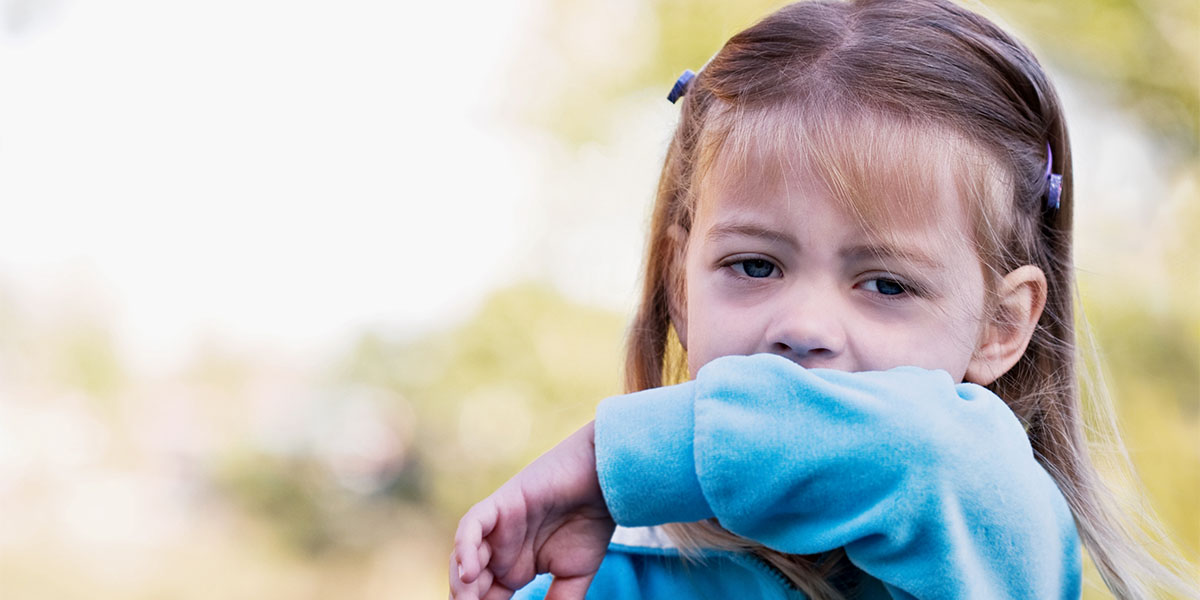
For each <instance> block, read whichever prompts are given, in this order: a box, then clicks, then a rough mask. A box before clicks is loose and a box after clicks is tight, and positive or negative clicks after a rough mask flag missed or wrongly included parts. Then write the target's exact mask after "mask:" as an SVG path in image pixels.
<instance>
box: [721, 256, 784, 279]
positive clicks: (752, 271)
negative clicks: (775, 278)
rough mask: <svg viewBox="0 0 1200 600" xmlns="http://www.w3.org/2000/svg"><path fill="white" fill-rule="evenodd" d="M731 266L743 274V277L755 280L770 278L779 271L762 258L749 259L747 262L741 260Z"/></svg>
mask: <svg viewBox="0 0 1200 600" xmlns="http://www.w3.org/2000/svg"><path fill="white" fill-rule="evenodd" d="M730 266H732V267H733V270H735V271H737V272H739V273H741V274H742V275H745V276H746V277H752V278H754V279H762V278H764V277H770V276H771V275H774V274H775V271H776V270H777V268H776V267H775V265H774V264H773V263H772V262H771V261H769V260H766V259H762V258H748V259H746V260H739V261H737V262H735V263H733V264H732V265H730Z"/></svg>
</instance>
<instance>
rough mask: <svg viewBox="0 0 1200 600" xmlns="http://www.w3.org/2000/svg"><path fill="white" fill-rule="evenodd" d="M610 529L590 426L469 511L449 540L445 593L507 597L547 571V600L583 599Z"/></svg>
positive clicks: (462, 598) (461, 597) (471, 598)
mask: <svg viewBox="0 0 1200 600" xmlns="http://www.w3.org/2000/svg"><path fill="white" fill-rule="evenodd" d="M615 527H616V524H615V523H614V522H613V519H612V516H611V515H610V514H609V512H608V507H607V506H606V505H605V503H604V496H603V495H602V494H601V492H600V481H599V479H597V477H596V446H595V442H594V423H588V424H587V425H586V426H584V427H583V428H582V429H580V430H579V431H576V432H575V433H573V434H571V436H570V437H568V438H567V439H566V440H563V441H562V442H561V443H560V444H559V445H557V446H555V447H554V448H553V449H551V450H550V451H549V452H547V453H545V454H543V455H542V456H541V457H540V458H538V459H537V460H535V461H533V463H531V464H530V465H529V466H527V467H525V468H524V469H523V470H522V471H521V472H520V473H517V475H516V476H514V477H513V478H512V479H510V480H508V482H507V483H505V484H504V485H503V486H501V487H500V489H499V490H496V492H495V493H493V494H492V495H491V496H488V497H487V498H485V499H484V500H483V501H482V502H480V503H478V504H476V505H475V506H473V507H471V510H469V511H467V514H466V515H465V516H463V518H462V520H461V521H459V523H458V532H457V533H456V534H455V536H454V553H453V554H452V555H451V557H450V595H451V597H452V598H454V599H456V600H476V599H485V600H495V599H507V598H509V597H511V596H512V594H513V592H514V591H515V590H517V589H519V588H521V587H522V586H524V585H525V584H527V583H529V582H530V581H532V580H533V578H534V576H535V575H537V574H538V573H550V574H552V575H553V576H554V581H553V583H552V584H551V586H550V591H549V592H548V593H547V594H546V598H548V599H559V598H579V599H582V598H583V597H584V594H585V593H586V592H587V588H588V585H589V584H590V583H591V582H592V578H593V577H595V576H596V571H597V569H599V568H600V562H601V561H602V560H603V559H604V553H605V551H606V550H607V548H608V542H609V540H610V539H611V538H612V534H613V530H614V528H615Z"/></svg>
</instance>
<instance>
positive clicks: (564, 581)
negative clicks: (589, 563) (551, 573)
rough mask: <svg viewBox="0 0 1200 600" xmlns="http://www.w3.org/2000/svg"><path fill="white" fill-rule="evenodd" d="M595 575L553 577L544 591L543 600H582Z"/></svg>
mask: <svg viewBox="0 0 1200 600" xmlns="http://www.w3.org/2000/svg"><path fill="white" fill-rule="evenodd" d="M595 577H596V574H595V573H589V574H587V575H580V576H578V577H555V578H554V579H553V580H552V581H551V582H550V589H549V590H546V598H545V600H584V596H586V595H587V591H588V586H590V585H592V579H594V578H595Z"/></svg>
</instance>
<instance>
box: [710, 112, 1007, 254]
mask: <svg viewBox="0 0 1200 600" xmlns="http://www.w3.org/2000/svg"><path fill="white" fill-rule="evenodd" d="M740 116H741V118H738V119H734V120H732V121H730V122H729V123H727V124H725V126H724V127H719V128H715V130H714V131H712V132H709V136H708V139H706V140H705V142H706V143H705V144H703V145H702V148H703V151H702V155H701V157H700V159H701V160H700V164H699V167H700V169H699V170H698V182H697V183H698V184H699V185H698V190H697V191H698V192H699V193H698V194H697V196H698V198H697V201H698V202H699V204H700V205H699V206H697V207H696V209H697V213H702V212H704V211H705V204H706V203H711V202H717V201H719V202H721V203H722V204H723V205H726V206H731V205H742V206H744V207H746V208H750V207H752V206H755V205H761V204H762V203H763V202H766V201H771V200H773V199H779V198H786V199H788V201H803V199H804V198H805V197H811V196H812V195H814V194H820V195H822V196H823V197H827V198H830V199H832V200H833V201H834V202H835V203H836V204H837V205H838V206H839V207H840V208H841V210H842V211H844V212H845V213H848V214H850V215H852V216H853V217H854V218H855V219H856V220H858V221H859V222H860V223H861V224H862V225H863V226H864V227H866V228H868V229H870V230H872V231H875V232H878V233H886V232H887V231H896V230H911V229H914V228H915V229H925V228H927V227H928V226H930V225H937V224H944V225H951V224H956V225H963V226H965V225H966V222H965V221H966V220H967V219H966V215H968V214H971V213H973V212H975V211H972V210H970V208H971V207H972V204H973V203H975V204H978V203H982V202H988V201H991V199H992V198H993V197H995V196H996V195H997V194H1002V193H1003V189H1004V187H1005V186H1004V181H1003V178H1002V177H1000V176H999V175H998V169H997V168H996V165H995V162H994V161H991V160H989V159H988V157H987V156H986V154H985V153H984V152H982V151H981V150H980V149H979V148H977V147H976V146H975V145H974V144H972V143H970V142H968V141H967V140H966V139H964V138H963V137H962V136H959V135H956V134H955V133H954V132H951V131H947V130H945V129H944V128H940V127H937V126H936V125H932V124H929V123H916V122H911V121H902V120H899V119H888V118H886V117H881V116H877V115H870V114H860V115H845V114H842V115H838V114H826V115H819V116H808V115H804V114H788V111H762V112H760V113H759V114H743V115H740ZM729 203H733V204H729ZM760 208H761V206H760Z"/></svg>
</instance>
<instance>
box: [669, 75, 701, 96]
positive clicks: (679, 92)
mask: <svg viewBox="0 0 1200 600" xmlns="http://www.w3.org/2000/svg"><path fill="white" fill-rule="evenodd" d="M695 77H696V74H695V73H693V72H692V70H691V69H684V70H683V74H682V75H680V76H679V79H677V80H675V85H674V86H672V87H671V93H670V94H667V100H670V101H671V104H675V101H676V100H679V99H680V98H682V97H683V95H684V94H686V93H687V87H688V83H689V82H691V80H692V79H695Z"/></svg>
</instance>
